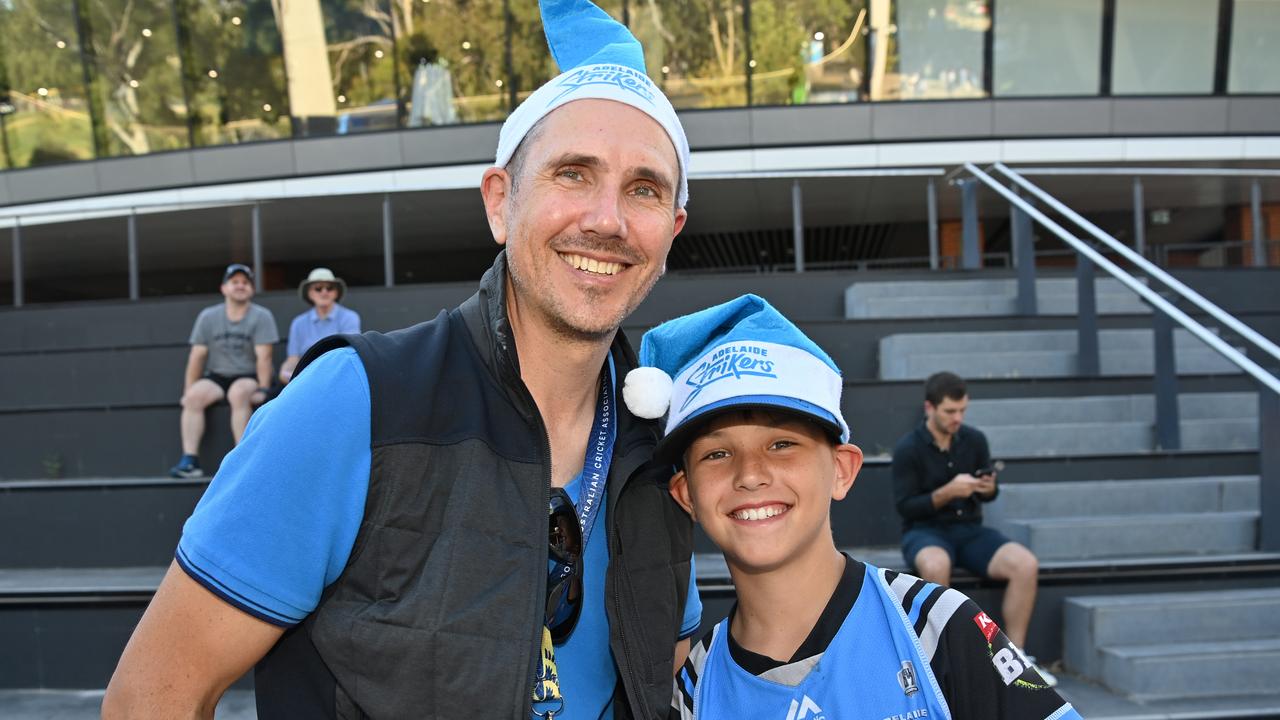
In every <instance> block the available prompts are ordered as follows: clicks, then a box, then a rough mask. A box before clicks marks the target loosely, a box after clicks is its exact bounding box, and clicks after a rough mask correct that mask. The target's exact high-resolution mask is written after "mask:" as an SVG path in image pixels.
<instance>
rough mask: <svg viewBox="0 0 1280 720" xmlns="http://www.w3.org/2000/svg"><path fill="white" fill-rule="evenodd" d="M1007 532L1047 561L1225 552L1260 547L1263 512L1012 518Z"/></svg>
mask: <svg viewBox="0 0 1280 720" xmlns="http://www.w3.org/2000/svg"><path fill="white" fill-rule="evenodd" d="M1003 530H1004V531H1005V532H1006V534H1008V535H1009V537H1010V539H1012V540H1016V541H1018V542H1020V543H1022V544H1023V545H1026V546H1027V547H1029V548H1031V549H1032V550H1033V551H1034V552H1035V553H1036V555H1037V556H1038V557H1039V558H1040V559H1041V560H1046V561H1053V560H1083V559H1091V560H1092V559H1104V558H1132V557H1135V556H1142V557H1155V556H1160V555H1170V556H1172V555H1177V556H1185V555H1223V554H1234V553H1244V552H1249V551H1251V550H1253V549H1254V548H1255V547H1256V545H1257V537H1258V512H1257V511H1256V510H1255V511H1251V512H1225V513H1169V514H1164V515H1132V516H1103V517H1063V518H1045V519H1040V520H1035V521H1026V520H1009V521H1007V522H1005V523H1004V524H1003Z"/></svg>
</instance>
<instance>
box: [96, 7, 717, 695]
mask: <svg viewBox="0 0 1280 720" xmlns="http://www.w3.org/2000/svg"><path fill="white" fill-rule="evenodd" d="M543 20H544V27H545V28H546V30H547V37H548V40H549V43H550V45H551V47H552V49H553V52H554V54H555V56H556V59H557V61H558V62H559V63H560V64H561V66H562V67H563V68H565V69H566V72H565V73H564V74H562V75H561V76H559V77H557V78H556V79H553V80H552V81H551V82H549V83H548V84H547V85H546V86H544V87H543V88H541V89H539V90H537V91H535V92H534V93H533V94H532V95H531V96H530V97H529V98H528V99H527V100H526V101H525V102H524V103H523V104H522V105H521V106H520V107H519V108H517V110H516V111H515V112H514V113H513V114H512V116H511V117H510V118H508V120H507V122H506V123H505V124H504V126H503V129H502V132H501V135H500V138H499V145H498V154H497V161H496V166H495V167H493V168H490V169H489V170H488V171H486V172H485V173H484V176H483V179H482V181H481V194H482V196H483V199H484V204H485V210H486V214H487V218H488V222H489V226H490V228H491V230H492V233H493V236H494V239H495V240H496V241H497V242H498V243H499V244H500V245H502V246H504V251H503V252H502V253H500V254H499V255H498V258H497V260H496V261H495V263H494V265H493V267H492V268H491V269H490V270H489V271H488V272H487V273H486V274H485V276H484V278H483V279H482V280H481V283H480V290H479V292H478V293H477V294H476V295H475V296H473V297H472V298H471V299H470V300H468V301H466V302H465V303H463V304H462V305H461V306H459V307H457V308H455V309H453V310H451V311H446V312H442V313H441V314H440V315H439V316H437V317H436V319H434V320H432V321H430V322H426V323H423V324H421V325H417V326H415V327H413V328H409V329H407V330H403V331H399V332H396V333H391V334H389V335H378V334H374V333H370V334H367V335H364V336H343V337H332V338H328V339H326V340H324V341H322V342H321V343H320V344H319V345H317V346H316V347H314V348H312V349H311V350H310V351H309V352H308V353H307V354H306V355H305V356H304V357H303V359H302V360H301V361H300V362H299V366H298V369H297V370H296V372H295V375H294V378H293V380H292V382H290V384H289V385H288V386H287V387H286V388H285V390H284V392H283V393H281V395H280V397H279V398H277V399H276V400H275V401H273V402H272V403H270V404H269V405H267V406H266V407H264V408H263V409H262V410H261V411H260V412H259V413H258V414H257V416H256V417H255V419H254V422H253V425H252V426H251V427H250V428H249V432H248V433H247V435H246V439H245V442H244V444H242V445H241V446H240V447H239V448H237V450H236V451H235V452H234V453H232V455H231V456H230V457H228V459H227V461H226V462H224V464H223V468H222V470H221V471H220V472H219V476H218V477H217V478H215V479H214V481H213V483H212V484H211V486H210V488H209V491H208V492H207V493H206V494H205V496H204V498H202V499H201V502H200V505H199V506H198V507H197V508H196V511H195V514H194V515H193V516H192V518H191V519H190V520H189V521H188V523H187V525H186V527H185V528H184V533H183V538H182V540H181V542H180V543H179V546H178V550H177V553H176V562H175V564H174V565H172V566H171V567H170V569H169V572H168V574H167V575H166V577H165V579H164V581H163V582H162V584H161V586H160V588H159V590H158V591H157V592H156V596H155V599H154V600H153V601H152V603H151V605H150V606H149V607H148V609H147V611H146V613H145V615H144V616H143V618H142V621H141V622H140V623H139V625H138V628H137V629H136V630H135V632H134V635H133V637H132V638H131V639H130V641H129V645H128V646H127V647H126V649H125V651H124V654H123V656H122V657H121V659H120V664H119V666H118V667H117V669H116V672H115V675H114V676H113V677H112V680H111V684H110V686H109V687H108V689H107V694H106V697H105V698H104V701H103V715H104V717H107V718H118V717H128V718H147V717H190V716H203V717H210V716H211V713H212V709H213V707H214V706H215V704H216V702H217V699H218V698H219V696H220V695H221V694H222V692H223V691H224V690H225V689H226V688H227V687H228V686H229V685H230V684H231V683H232V682H234V681H235V680H236V678H238V677H239V676H240V675H241V674H242V673H244V672H245V671H246V670H248V669H249V668H250V667H253V666H254V665H255V663H256V664H257V670H256V675H255V690H256V693H257V699H258V714H259V717H263V718H270V717H290V718H292V717H334V716H337V717H357V716H358V717H366V716H367V717H374V718H402V717H415V718H460V717H475V718H486V719H488V718H513V719H517V720H528V718H531V717H533V716H535V714H536V716H539V717H555V718H560V719H561V720H565V719H567V718H598V717H606V718H607V717H617V718H629V717H635V718H656V717H662V716H663V715H664V714H665V712H666V707H667V705H668V704H669V700H670V692H671V677H672V672H673V670H674V666H675V664H677V663H678V662H680V660H681V659H682V656H678V655H677V651H676V646H677V643H678V641H679V638H680V637H681V636H686V637H687V636H688V635H689V634H690V633H692V632H693V630H694V629H696V622H697V618H696V615H697V614H699V612H700V608H699V606H698V604H697V602H696V600H693V594H692V592H691V591H690V585H691V579H690V555H691V551H692V528H691V525H690V523H689V520H688V518H687V516H685V514H684V513H683V512H682V511H681V510H680V508H679V506H677V505H676V504H675V502H674V501H673V500H672V499H671V497H670V495H669V494H668V493H667V491H666V480H667V477H668V475H669V471H668V470H666V469H664V468H662V467H661V466H659V465H657V464H655V463H653V462H651V458H652V450H653V447H654V445H655V444H656V428H655V426H654V424H653V423H649V422H646V421H642V420H639V419H637V418H636V417H634V416H633V415H631V414H630V413H629V412H626V411H625V410H624V409H623V408H620V407H619V406H618V404H617V402H616V397H615V390H616V387H617V385H618V384H619V383H620V382H621V379H622V378H623V377H624V376H625V375H626V372H627V371H628V369H629V368H630V367H631V366H633V365H634V363H635V357H634V353H632V352H631V350H630V348H629V346H628V345H627V343H626V341H625V339H624V338H623V337H622V336H621V335H619V333H618V331H617V329H618V327H619V325H620V324H621V323H622V321H623V319H624V318H626V317H627V315H628V314H629V313H630V312H631V311H632V310H634V309H635V307H636V306H637V305H638V304H639V303H640V302H641V301H642V300H643V299H644V297H645V296H646V295H647V294H648V292H649V291H650V289H651V288H652V287H653V285H654V283H655V282H657V280H658V278H659V277H660V276H661V274H662V272H663V268H664V263H665V260H666V256H667V253H668V251H669V250H670V247H671V243H672V240H673V239H674V237H675V236H676V235H677V234H678V233H679V232H680V230H681V228H682V227H683V226H684V222H685V217H686V213H685V210H684V205H685V201H686V197H687V191H686V189H685V187H686V186H685V178H686V176H687V172H688V171H687V167H688V144H687V141H686V140H685V137H684V133H683V131H682V130H681V129H680V125H679V122H678V120H677V118H676V115H675V112H674V110H673V109H672V108H671V105H670V103H669V102H668V101H667V100H666V98H665V97H663V96H662V95H661V93H660V92H659V91H658V90H657V88H656V86H655V85H654V84H653V83H652V81H649V80H648V78H647V77H645V76H644V75H643V73H642V72H641V70H640V69H641V68H643V61H644V59H643V53H642V51H641V49H640V47H639V45H638V43H636V42H635V40H634V38H632V37H631V35H630V33H629V32H627V31H626V29H625V28H623V27H622V26H621V25H619V24H617V23H616V22H614V21H612V20H611V19H610V18H609V17H608V16H607V15H605V13H603V12H602V11H600V10H599V9H598V8H595V7H594V6H592V5H590V4H589V3H585V2H565V3H555V4H549V5H548V6H544V8H543ZM576 42H592V43H598V45H597V46H596V47H593V48H589V49H587V50H583V49H582V48H578V47H575V46H574V45H573V43H576ZM687 599H688V600H689V602H686V600H687ZM686 647H687V645H686ZM264 656H265V657H264Z"/></svg>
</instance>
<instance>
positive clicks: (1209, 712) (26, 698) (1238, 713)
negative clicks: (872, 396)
mask: <svg viewBox="0 0 1280 720" xmlns="http://www.w3.org/2000/svg"><path fill="white" fill-rule="evenodd" d="M1058 679H1059V685H1058V691H1059V692H1060V693H1061V694H1062V696H1063V697H1064V698H1066V699H1067V700H1068V701H1069V702H1071V704H1072V705H1074V706H1075V708H1076V710H1077V711H1079V713H1080V714H1081V715H1082V716H1084V717H1086V718H1088V719H1089V720H1209V719H1211V718H1213V719H1218V720H1226V719H1228V718H1232V719H1234V718H1250V719H1251V720H1258V719H1260V718H1280V695H1260V696H1255V697H1247V698H1213V699H1203V700H1179V701H1176V702H1167V703H1148V704H1139V703H1135V702H1133V701H1131V700H1127V699H1125V698H1123V697H1120V696H1118V695H1114V694H1112V693H1111V692H1109V691H1108V690H1107V689H1106V688H1104V687H1102V686H1100V685H1096V684H1094V683H1091V682H1088V681H1085V680H1081V679H1079V678H1074V677H1071V676H1069V675H1068V676H1063V675H1060V676H1059V678H1058ZM101 704H102V691H101V690H0V718H4V720H90V719H92V718H97V717H98V707H99V706H100V705H101ZM215 717H216V718H217V720H256V719H257V712H255V710H254V705H253V691H252V690H232V691H229V692H228V693H227V694H226V695H225V696H223V698H222V702H221V703H219V704H218V710H217V713H216V715H215Z"/></svg>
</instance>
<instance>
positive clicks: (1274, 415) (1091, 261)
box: [964, 163, 1280, 552]
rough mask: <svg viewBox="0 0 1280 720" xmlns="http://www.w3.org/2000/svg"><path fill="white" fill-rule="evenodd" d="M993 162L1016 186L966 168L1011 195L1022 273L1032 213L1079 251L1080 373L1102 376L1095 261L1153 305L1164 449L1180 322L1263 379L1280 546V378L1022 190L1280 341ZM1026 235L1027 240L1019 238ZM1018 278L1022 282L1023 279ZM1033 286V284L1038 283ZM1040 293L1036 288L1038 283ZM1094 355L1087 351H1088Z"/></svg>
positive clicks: (1265, 539)
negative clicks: (1022, 249)
mask: <svg viewBox="0 0 1280 720" xmlns="http://www.w3.org/2000/svg"><path fill="white" fill-rule="evenodd" d="M993 168H994V169H995V170H996V171H998V172H1000V173H1001V174H1002V175H1004V176H1005V177H1007V178H1009V179H1010V180H1011V181H1012V182H1013V183H1014V184H1015V188H1016V189H1010V188H1007V187H1005V186H1004V185H1003V184H1001V183H1000V182H999V181H997V180H996V179H995V178H993V177H991V176H990V175H988V174H987V173H986V172H983V171H982V170H980V169H979V168H978V167H977V166H975V165H974V164H973V163H965V165H964V169H965V171H967V172H968V173H969V174H970V175H972V176H973V177H974V178H975V179H976V180H977V181H979V182H981V183H982V184H984V185H986V186H987V187H988V188H990V189H991V190H993V191H994V192H996V193H997V194H998V195H1000V196H1001V197H1003V198H1004V199H1005V200H1007V201H1008V202H1009V204H1010V207H1011V210H1012V212H1013V228H1014V234H1015V235H1016V236H1017V237H1015V238H1014V245H1015V256H1016V257H1018V259H1019V262H1018V266H1019V271H1018V272H1019V276H1020V279H1021V276H1022V274H1023V273H1024V272H1029V273H1030V277H1031V279H1032V283H1034V272H1035V271H1034V262H1033V260H1032V259H1031V257H1030V256H1029V255H1027V254H1021V253H1020V252H1019V250H1018V248H1019V246H1020V245H1028V246H1029V245H1030V238H1029V236H1030V220H1031V219H1034V220H1035V221H1036V222H1038V223H1039V224H1040V225H1041V226H1043V227H1044V228H1045V229H1047V230H1048V231H1049V232H1051V233H1053V234H1054V235H1056V236H1057V237H1058V238H1059V239H1061V240H1062V241H1063V242H1064V243H1066V244H1067V245H1068V246H1069V247H1071V248H1073V249H1074V250H1075V251H1076V252H1077V253H1078V254H1079V258H1078V263H1077V273H1076V277H1077V281H1078V285H1077V303H1078V308H1079V310H1080V313H1079V315H1080V318H1079V328H1080V335H1081V343H1080V345H1079V350H1080V352H1081V362H1080V369H1081V370H1082V373H1081V374H1085V375H1097V374H1098V371H1099V365H1100V363H1099V354H1098V340H1097V338H1098V335H1097V308H1096V299H1095V296H1094V292H1093V274H1094V272H1093V268H1094V266H1097V267H1100V268H1102V269H1103V270H1105V271H1106V272H1107V273H1108V274H1109V275H1111V276H1112V277H1113V278H1115V279H1116V280H1117V281H1118V282H1120V284H1122V285H1124V286H1125V287H1127V288H1128V289H1130V290H1132V291H1133V292H1134V293H1136V294H1137V295H1138V296H1139V297H1140V298H1142V299H1143V300H1145V301H1146V302H1147V303H1148V304H1150V305H1151V307H1152V309H1153V310H1154V311H1155V312H1154V316H1153V323H1154V325H1155V378H1154V382H1155V399H1156V427H1155V430H1156V444H1157V447H1158V448H1160V449H1164V450H1176V449H1179V448H1180V447H1181V438H1180V436H1179V423H1178V395H1177V370H1176V367H1175V362H1174V347H1173V327H1174V323H1177V324H1178V325H1181V326H1182V327H1183V328H1185V329H1186V330H1187V331H1188V332H1190V333H1191V334H1192V335H1194V336H1195V337H1197V338H1199V339H1200V340H1201V341H1202V342H1204V343H1205V344H1206V345H1208V346H1209V347H1211V348H1213V349H1214V350H1215V351H1217V352H1218V353H1219V354H1220V355H1222V356H1223V357H1225V358H1226V359H1227V360H1229V361H1230V362H1231V363H1233V364H1234V365H1236V366H1237V367H1239V368H1240V369H1241V370H1242V371H1244V372H1245V373H1247V374H1248V375H1250V376H1251V377H1253V379H1254V380H1256V381H1257V383H1258V384H1259V386H1260V392H1259V399H1258V400H1259V437H1258V441H1259V445H1258V450H1259V473H1260V476H1261V482H1260V486H1261V487H1260V492H1261V498H1260V509H1261V517H1260V520H1259V538H1258V540H1259V547H1260V548H1261V549H1262V550H1265V551H1268V552H1280V378H1277V377H1276V376H1275V375H1274V374H1272V373H1271V372H1269V371H1267V370H1266V369H1264V368H1263V367H1262V366H1261V365H1259V364H1258V363H1256V362H1254V361H1253V360H1251V359H1249V358H1248V357H1247V356H1246V355H1245V354H1244V353H1242V352H1240V351H1239V350H1237V349H1236V348H1234V347H1232V346H1231V345H1230V344H1229V343H1227V342H1226V341H1225V340H1223V339H1222V338H1221V337H1219V336H1218V335H1217V334H1215V333H1214V332H1212V331H1211V330H1209V329H1208V328H1207V327H1205V326H1204V325H1203V324H1201V323H1200V322H1199V321H1197V320H1195V319H1194V318H1192V317H1191V316H1190V315H1188V314H1187V313H1185V312H1184V311H1182V310H1181V309H1179V308H1178V307H1177V306H1176V305H1174V304H1173V303H1172V302H1170V301H1169V299H1167V298H1166V297H1165V295H1164V294H1163V293H1161V292H1158V291H1156V290H1153V289H1152V288H1150V287H1148V286H1147V285H1146V284H1145V283H1143V282H1142V281H1140V280H1139V279H1138V278H1136V277H1134V276H1133V275H1132V274H1131V273H1129V272H1128V271H1126V270H1125V269H1123V268H1121V267H1120V266H1119V265H1117V264H1116V263H1114V262H1112V261H1111V260H1110V259H1108V258H1107V257H1106V256H1104V255H1103V254H1102V253H1100V252H1098V251H1097V250H1096V249H1094V248H1093V247H1092V246H1091V245H1090V244H1089V243H1088V242H1086V241H1085V240H1084V239H1082V238H1079V237H1076V236H1075V235H1074V234H1073V233H1071V232H1070V231H1068V230H1067V229H1066V228H1064V227H1063V226H1062V225H1061V224H1059V223H1058V222H1056V221H1054V220H1053V219H1052V218H1050V217H1049V216H1047V215H1045V214H1044V213H1043V212H1041V211H1040V210H1039V209H1037V208H1036V207H1035V206H1034V205H1032V204H1031V203H1030V202H1028V201H1027V199H1026V198H1023V197H1022V196H1021V195H1020V192H1019V191H1025V192H1027V193H1029V194H1030V195H1032V196H1034V197H1035V198H1037V199H1039V200H1040V201H1041V202H1043V203H1045V205H1046V206H1048V207H1051V208H1053V209H1054V210H1055V211H1057V212H1059V213H1061V214H1062V215H1063V216H1064V217H1066V218H1068V219H1070V220H1071V221H1072V222H1074V223H1075V224H1077V225H1079V226H1080V227H1081V228H1082V229H1084V230H1085V231H1086V232H1088V233H1089V234H1090V235H1092V236H1093V237H1095V238H1097V239H1098V240H1099V241H1101V242H1102V243H1103V244H1105V245H1106V246H1108V247H1109V248H1111V249H1112V250H1114V251H1116V252H1118V253H1120V255H1121V256H1122V257H1124V258H1125V259H1127V260H1129V261H1130V262H1133V263H1134V265H1135V266H1137V267H1139V268H1141V269H1142V270H1143V271H1145V272H1146V273H1147V274H1148V275H1149V276H1150V277H1151V278H1152V279H1154V280H1156V281H1159V282H1160V283H1162V284H1163V285H1165V286H1166V287H1167V288H1168V292H1169V294H1170V295H1171V296H1176V298H1177V299H1180V300H1186V301H1188V302H1190V303H1191V304H1193V305H1195V306H1196V307H1198V308H1200V309H1201V310H1203V311H1204V312H1205V313H1207V314H1209V315H1210V316H1212V317H1213V318H1214V319H1216V320H1218V321H1219V322H1221V323H1222V324H1223V325H1225V326H1227V327H1228V328H1230V329H1231V330H1233V331H1234V332H1236V333H1237V334H1239V336H1240V337H1242V338H1244V339H1246V340H1248V341H1249V342H1250V343H1251V344H1253V345H1254V346H1255V347H1257V348H1258V349H1259V350H1261V351H1262V352H1263V353H1264V354H1266V355H1268V356H1270V357H1271V358H1273V359H1275V360H1280V348H1278V347H1276V345H1275V343H1272V342H1271V341H1270V340H1268V339H1267V338H1265V337H1264V336H1262V335H1261V334H1259V333H1258V332H1257V331H1255V330H1253V329H1252V328H1250V327H1249V326H1247V325H1245V324H1244V323H1242V322H1240V321H1239V320H1238V319H1237V318H1235V317H1234V316H1232V315H1231V314H1230V313H1227V312H1226V311H1224V310H1223V309H1222V308H1220V307H1218V306H1217V305H1215V304H1214V303H1212V302H1210V301H1209V300H1207V299H1206V298H1204V296H1202V295H1200V294H1199V293H1197V292H1196V291H1194V290H1192V289H1191V288H1189V287H1187V286H1186V285H1185V284H1184V283H1182V282H1181V281H1179V280H1177V279H1176V278H1174V277H1173V276H1172V275H1169V274H1168V273H1167V272H1165V271H1164V270H1162V269H1161V268H1159V267H1157V266H1156V265H1154V264H1153V263H1151V262H1150V261H1149V260H1147V259H1146V258H1144V257H1142V256H1141V255H1138V254H1137V253H1135V252H1133V251H1132V250H1131V249H1129V248H1128V247H1126V246H1125V245H1124V244H1123V243H1121V242H1120V241H1119V240H1116V239H1115V238H1114V237H1112V236H1110V235H1108V234H1107V233H1106V232H1104V231H1103V230H1102V229H1100V228H1098V227H1097V226H1096V225H1094V224H1093V223H1090V222H1089V221H1088V220H1086V219H1084V218H1083V217H1081V216H1080V215H1079V214H1078V213H1076V212H1074V211H1073V210H1071V208H1069V207H1067V206H1066V205H1064V204H1063V203H1061V202H1059V201H1058V200H1057V199H1056V198H1054V197H1053V196H1051V195H1049V193H1046V192H1045V191H1043V190H1041V189H1040V188H1038V187H1036V186H1035V185H1034V184H1032V183H1030V182H1029V181H1027V180H1026V179H1025V178H1023V177H1022V176H1021V175H1018V174H1017V173H1016V172H1014V171H1013V170H1010V169H1009V168H1008V167H1006V166H1005V165H1004V164H1002V163H996V164H995V165H994V166H993ZM1020 241H1021V242H1020ZM1019 285H1020V286H1021V285H1023V283H1022V282H1020V283H1019ZM1032 287H1033V288H1034V284H1032ZM1033 292H1034V290H1033ZM1086 354H1088V355H1089V357H1087V358H1086V357H1085V355H1086Z"/></svg>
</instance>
